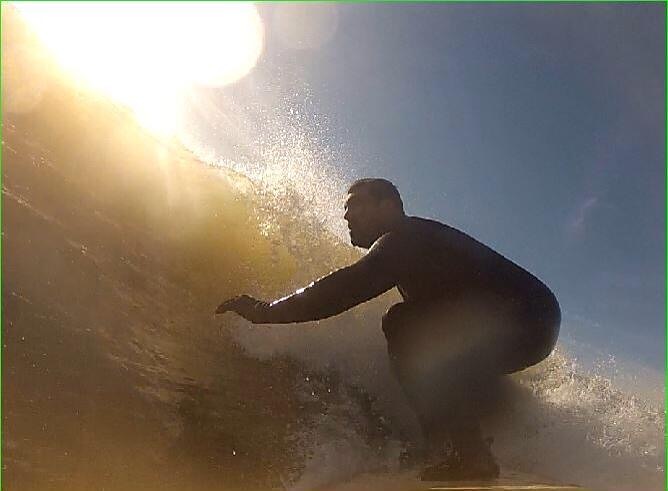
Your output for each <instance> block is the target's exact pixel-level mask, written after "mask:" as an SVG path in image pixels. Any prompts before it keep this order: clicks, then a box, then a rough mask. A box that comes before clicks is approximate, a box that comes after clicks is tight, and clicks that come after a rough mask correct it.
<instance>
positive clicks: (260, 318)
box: [216, 295, 269, 324]
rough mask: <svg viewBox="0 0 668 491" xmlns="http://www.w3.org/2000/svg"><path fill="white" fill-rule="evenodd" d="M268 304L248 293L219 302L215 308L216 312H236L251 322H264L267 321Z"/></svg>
mask: <svg viewBox="0 0 668 491" xmlns="http://www.w3.org/2000/svg"><path fill="white" fill-rule="evenodd" d="M268 308H269V304H267V303H266V302H263V301H261V300H257V299H255V298H253V297H251V296H249V295H240V296H238V297H234V298H230V299H229V300H225V301H224V302H223V303H221V304H220V305H219V306H218V308H217V309H216V314H224V313H225V312H236V313H237V314H239V315H240V316H241V317H243V318H244V319H246V320H249V321H251V322H252V323H253V324H264V323H267V322H269V321H268V319H267V317H268V313H267V310H268Z"/></svg>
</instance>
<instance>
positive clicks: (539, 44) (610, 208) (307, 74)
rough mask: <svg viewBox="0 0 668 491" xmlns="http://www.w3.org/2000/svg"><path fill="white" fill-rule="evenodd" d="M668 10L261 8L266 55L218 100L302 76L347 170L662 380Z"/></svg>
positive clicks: (302, 89) (279, 86)
mask: <svg viewBox="0 0 668 491" xmlns="http://www.w3.org/2000/svg"><path fill="white" fill-rule="evenodd" d="M664 8H665V7H664V5H662V4H660V3H656V4H650V3H637V4H619V3H617V4H602V3H589V4H579V5H576V4H570V5H569V4H447V3H446V4H348V3H341V4H327V5H322V4H321V5H311V6H307V5H303V4H300V5H298V6H294V5H289V4H260V5H259V9H260V14H261V16H262V18H263V21H264V22H265V29H266V33H265V51H264V53H263V55H262V57H261V59H260V60H259V63H258V65H257V67H256V68H255V70H254V71H253V72H251V74H250V75H248V76H247V77H246V78H245V79H243V80H241V81H240V82H237V84H236V85H234V86H231V87H226V88H222V89H219V92H220V93H219V94H218V95H219V96H220V97H224V96H225V95H226V94H234V93H235V91H237V92H240V91H243V90H247V89H248V87H250V86H253V87H254V88H255V90H258V87H259V86H262V89H261V90H265V91H272V90H274V91H277V92H280V91H283V92H284V93H289V92H290V91H291V90H293V89H292V87H293V84H294V87H296V88H294V92H295V97H296V98H299V97H304V96H303V94H304V93H307V94H308V103H309V104H310V105H311V106H312V107H314V108H315V109H311V110H312V111H313V112H315V113H317V114H319V115H320V116H319V117H318V118H315V120H319V121H325V122H326V130H325V131H324V133H325V136H324V137H323V131H322V130H321V129H320V130H318V132H317V134H318V135H319V137H320V138H324V139H325V140H327V144H328V145H330V146H332V145H333V146H336V145H338V144H340V145H341V146H343V147H345V148H346V152H345V154H341V155H344V156H341V157H340V158H338V159H337V158H333V159H332V160H333V165H334V166H336V167H338V169H339V170H340V172H341V174H342V175H345V176H352V177H363V176H382V177H385V178H388V179H390V180H392V181H393V182H394V183H395V184H396V185H397V186H398V188H399V190H400V192H401V193H402V196H403V198H404V202H405V208H406V210H407V212H408V213H409V214H412V215H418V216H426V217H430V218H435V219H438V220H440V221H442V222H445V223H448V224H450V225H452V226H455V227H457V228H460V229H462V230H464V231H465V232H467V233H469V234H470V235H472V236H474V237H476V238H477V239H479V240H481V241H482V242H484V243H486V244H488V245H490V246H491V247H493V248H494V249H496V250H497V251H499V252H500V253H502V254H504V255H505V256H506V257H508V258H510V259H512V260H513V261H515V262H517V263H518V264H520V265H522V266H523V267H525V268H526V269H528V270H529V271H531V272H533V273H534V274H536V275H537V276H538V277H540V278H541V279H542V280H544V281H545V282H546V283H547V284H548V285H549V286H550V287H551V288H552V289H553V290H554V292H555V293H556V295H557V297H558V298H559V300H560V303H561V306H562V311H563V314H564V315H563V317H564V320H563V323H562V340H563V341H564V342H565V343H566V344H569V343H570V344H573V345H575V346H576V347H577V349H579V350H580V354H581V355H582V356H584V357H585V358H587V357H589V358H590V359H593V358H596V357H606V356H609V355H612V356H615V357H617V358H620V359H626V360H631V361H634V362H635V363H639V364H641V365H645V366H649V367H652V368H655V369H657V370H661V371H662V370H663V363H664V361H663V360H664V347H665V331H664V326H665V322H664V299H665V283H664V281H665V280H664V270H665V267H664V264H665V243H664V237H665V228H664V227H665V217H664V210H665V205H664V203H665V188H664V165H665V154H664V138H665V126H664V108H665V95H664V74H665V54H664V42H665V32H664V31H665V11H664ZM286 26H289V27H286ZM295 26H296V27H295ZM295 29H297V32H295ZM299 29H301V30H299ZM214 92H215V91H214ZM214 100H215V98H214ZM314 131H315V130H314ZM212 134H213V133H212Z"/></svg>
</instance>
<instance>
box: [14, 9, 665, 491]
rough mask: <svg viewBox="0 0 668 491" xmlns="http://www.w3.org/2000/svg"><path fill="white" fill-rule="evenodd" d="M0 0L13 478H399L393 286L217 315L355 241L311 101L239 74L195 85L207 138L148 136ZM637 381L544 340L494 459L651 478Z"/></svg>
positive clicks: (227, 482) (598, 485)
mask: <svg viewBox="0 0 668 491" xmlns="http://www.w3.org/2000/svg"><path fill="white" fill-rule="evenodd" d="M4 9H5V7H4V6H3V48H5V47H9V46H10V45H9V44H7V43H6V40H7V39H11V40H12V41H13V42H12V44H11V49H3V68H5V69H3V77H11V80H9V79H7V80H5V79H3V90H5V91H6V93H3V99H5V100H11V101H12V104H9V105H7V106H5V107H6V110H5V112H4V113H3V121H2V125H3V139H4V140H3V147H2V151H3V155H2V156H3V164H4V165H3V208H4V210H3V221H4V227H3V239H2V247H3V264H2V267H3V273H4V275H3V276H4V277H3V280H4V284H3V296H2V301H3V314H4V317H3V367H2V368H3V372H2V374H3V380H2V382H3V403H4V413H3V414H4V418H3V435H4V438H3V457H2V458H3V462H2V464H3V469H4V472H3V477H4V479H5V482H6V485H7V487H8V488H11V489H17V490H33V489H34V490H45V489H54V490H60V489H63V490H65V489H67V490H72V489H75V490H76V489H102V488H104V489H119V490H120V489H123V490H128V489H130V490H132V489H138V490H139V489H142V490H144V489H193V490H209V489H230V490H236V489H238V490H242V489H243V490H245V489H267V488H282V487H287V488H292V489H297V490H306V489H314V488H316V487H319V486H330V487H333V488H335V487H337V486H339V487H341V489H344V488H345V489H355V486H356V484H355V483H360V486H362V487H363V486H367V488H366V489H369V488H368V486H369V485H372V486H373V484H374V482H375V481H373V479H376V478H378V479H386V478H387V477H386V476H388V475H389V476H394V477H392V480H393V481H396V479H395V478H396V477H397V476H400V475H403V474H401V473H399V471H398V454H399V449H400V443H399V442H400V441H401V440H402V439H403V438H406V437H419V435H417V431H418V430H417V427H416V422H415V419H414V417H413V416H412V414H411V412H410V410H409V409H408V408H407V407H406V405H405V403H404V401H403V399H402V397H401V394H400V391H399V388H398V387H397V385H396V383H395V382H394V380H393V379H392V377H391V376H390V373H389V369H388V364H387V360H386V355H385V346H384V340H383V337H382V333H381V331H380V329H379V319H380V316H381V315H382V313H383V312H384V310H385V309H386V308H387V307H388V306H389V305H391V304H392V303H393V302H396V301H397V300H398V297H397V295H396V293H389V294H386V295H384V296H383V297H381V298H379V299H376V300H374V301H372V302H369V303H367V304H365V305H362V306H360V307H358V308H356V309H354V310H353V311H351V312H347V313H345V314H342V315H340V316H337V317H336V318H333V319H328V320H324V321H320V322H317V323H311V324H308V325H295V326H273V327H272V326H268V327H250V326H248V324H246V323H245V322H243V321H241V320H239V319H237V318H234V317H232V316H226V317H224V318H222V319H213V317H212V315H211V312H212V311H213V309H214V308H215V306H216V305H217V304H218V303H219V302H220V301H221V300H222V299H225V298H228V297H230V296H232V295H236V294H239V293H244V292H246V293H250V294H254V295H257V296H259V297H264V298H273V297H276V296H279V295H282V294H285V293H287V292H289V291H291V290H292V289H294V288H296V287H298V286H302V285H304V284H305V283H307V282H309V281H310V280H311V279H312V278H314V277H316V276H319V275H322V274H324V273H326V272H328V271H330V270H332V269H334V268H337V267H341V266H343V265H345V264H348V263H350V262H351V261H354V260H355V259H356V258H357V257H359V252H358V251H356V250H353V249H352V248H351V247H349V246H347V245H346V244H345V242H344V240H343V232H342V227H341V225H342V221H341V218H340V215H341V211H340V209H341V205H342V193H343V192H345V185H346V183H347V182H348V181H349V180H350V178H351V177H352V176H351V175H346V174H345V173H344V172H342V171H341V170H340V169H338V168H337V162H338V161H339V160H341V159H343V158H347V157H346V155H345V152H344V151H343V150H342V149H341V146H339V145H335V144H333V143H332V142H331V141H329V139H328V136H327V124H326V120H324V119H323V118H322V117H321V116H319V115H317V114H315V113H314V111H312V110H309V107H310V105H309V103H308V101H309V98H308V97H306V98H303V97H302V99H301V100H300V101H299V102H295V99H294V98H281V97H276V98H274V99H271V100H261V101H260V102H258V100H259V99H258V97H256V96H257V94H255V93H254V92H253V90H251V89H247V91H246V92H244V91H243V90H241V89H238V90H237V91H236V92H235V93H234V97H232V96H230V97H229V98H227V99H225V100H222V101H218V102H219V104H218V105H217V106H215V107H218V108H219V109H218V110H219V111H220V112H219V113H212V112H211V111H212V110H211V109H210V108H211V107H213V106H212V104H210V101H208V100H207V99H206V98H205V96H204V95H201V94H200V95H199V96H198V97H199V99H197V98H195V99H193V107H194V108H195V109H196V111H198V114H199V118H200V123H199V124H200V125H203V126H204V127H207V125H210V126H212V127H213V125H215V126H216V127H217V128H219V133H218V134H217V136H216V139H217V140H216V143H215V144H214V143H212V141H211V140H209V138H212V137H211V136H210V135H209V136H203V135H204V132H199V133H198V132H196V131H193V132H192V133H191V134H189V135H186V136H184V139H185V141H186V144H187V147H184V146H182V145H180V144H178V143H175V142H169V143H165V142H159V141H156V140H155V139H153V138H152V137H151V136H150V135H148V134H146V133H145V132H144V131H143V130H142V129H141V128H139V127H138V126H137V124H136V123H135V122H134V120H133V118H132V116H131V115H130V114H127V112H125V111H124V110H123V109H122V108H117V107H115V106H113V105H112V104H111V103H109V102H108V101H106V100H105V99H104V98H102V97H100V96H97V95H94V94H91V93H87V92H85V91H83V90H81V89H80V88H75V87H73V86H72V84H71V82H70V81H68V80H67V79H66V77H63V76H61V75H59V74H58V72H57V70H56V68H54V67H53V66H51V65H49V63H46V62H44V63H35V62H34V61H35V60H44V59H45V58H44V55H43V53H42V52H41V51H40V48H39V46H38V45H37V44H36V43H35V41H34V40H33V39H32V38H31V37H30V36H29V34H28V33H26V31H25V30H24V29H23V28H22V27H21V25H20V24H19V23H18V21H17V20H16V19H15V18H13V14H12V11H11V10H7V11H5V10H4ZM9 66H11V67H12V68H13V69H12V70H11V71H8V70H7V69H6V68H7V67H9ZM8 74H9V75H8ZM36 80H39V87H37V88H34V87H32V86H31V84H30V83H27V82H28V81H32V82H31V83H33V84H34V82H35V81H36ZM23 82H25V83H23ZM25 101H28V102H25ZM304 101H306V102H304ZM7 108H10V109H11V110H7ZM628 375H632V374H628ZM645 393H646V391H640V390H635V389H634V388H633V387H630V388H628V387H627V388H624V389H622V388H620V387H618V386H616V385H615V383H614V380H611V379H610V378H607V377H606V376H604V375H603V374H602V371H599V372H597V371H596V370H593V371H592V370H583V369H581V368H579V367H578V366H577V364H576V363H575V362H574V361H573V360H572V358H571V357H569V355H568V353H567V352H565V351H564V350H563V348H561V347H560V349H559V350H558V351H557V352H556V353H555V354H553V355H552V356H551V357H550V358H549V359H548V360H546V361H545V362H543V363H542V364H540V365H539V366H537V367H534V368H532V369H531V370H527V371H526V372H523V373H521V374H517V375H515V376H513V377H512V378H511V379H509V380H508V381H507V382H506V383H505V384H504V385H503V386H502V387H500V388H499V391H498V394H494V395H493V397H494V404H491V405H490V407H493V408H494V410H493V411H490V413H489V415H488V416H487V418H486V420H485V430H486V432H487V433H488V434H490V435H494V437H495V444H494V450H495V451H496V452H497V454H498V456H499V459H500V461H501V462H502V464H503V466H504V467H506V468H509V469H515V470H519V471H523V472H527V473H534V474H537V475H541V476H544V477H546V478H552V479H555V480H558V481H567V482H577V483H579V484H583V485H588V486H592V487H594V488H595V489H610V490H625V489H629V490H630V489H633V490H637V489H643V490H650V489H661V488H662V486H663V475H664V468H663V462H664V450H663V433H664V421H663V400H662V398H660V399H656V400H652V399H650V398H648V397H646V396H644V395H643V396H641V395H640V394H645ZM369 473H370V474H371V475H372V477H368V476H367V478H365V479H367V480H364V479H362V480H356V479H359V477H358V476H360V475H364V474H369ZM356 476H357V477H356ZM373 476H376V477H373ZM379 476H380V477H379ZM383 476H385V477H383ZM368 479H371V481H369V480H368ZM380 482H383V483H385V484H387V482H388V481H387V480H385V481H378V482H376V484H378V483H380ZM369 483H371V484H369ZM385 484H384V485H385Z"/></svg>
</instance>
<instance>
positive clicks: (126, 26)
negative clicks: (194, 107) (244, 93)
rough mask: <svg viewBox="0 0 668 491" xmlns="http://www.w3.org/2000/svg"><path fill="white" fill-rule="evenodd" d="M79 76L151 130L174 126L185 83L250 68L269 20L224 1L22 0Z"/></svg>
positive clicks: (230, 78) (207, 81) (235, 75)
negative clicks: (127, 107) (68, 0)
mask: <svg viewBox="0 0 668 491" xmlns="http://www.w3.org/2000/svg"><path fill="white" fill-rule="evenodd" d="M14 6H15V7H16V8H17V9H18V10H19V11H20V12H21V14H22V16H23V17H24V18H25V19H26V21H27V22H28V23H29V24H30V25H31V26H32V27H33V29H34V30H35V32H36V33H37V35H38V36H39V37H40V38H41V39H42V40H43V42H44V43H45V45H46V46H47V47H48V48H49V49H50V51H51V52H52V53H53V55H54V56H55V57H56V58H57V60H58V61H59V63H60V64H61V65H62V66H63V67H64V68H65V69H66V70H67V71H68V72H69V73H71V74H72V75H73V76H74V77H75V78H76V79H78V80H80V81H82V82H84V83H86V84H88V85H90V86H91V87H93V88H94V89H96V90H100V91H102V92H104V93H106V94H108V95H109V96H110V97H112V98H113V99H115V100H116V101H118V102H120V103H122V104H125V105H127V106H129V107H130V108H131V109H132V110H133V111H134V112H135V115H136V117H137V119H138V120H139V121H140V122H141V123H142V124H143V125H144V126H146V127H147V128H149V129H150V130H151V131H154V132H156V133H159V134H162V135H168V134H172V133H174V132H175V131H176V130H177V128H178V125H179V115H180V112H181V104H182V100H183V95H184V93H185V91H186V90H187V89H188V88H189V87H192V86H193V85H196V84H197V85H205V86H223V85H226V84H230V83H232V82H235V81H237V80H239V79H240V78H242V77H243V76H245V75H246V74H247V73H248V72H250V70H252V69H253V67H254V66H255V64H256V63H257V60H258V58H259V57H260V54H261V53H262V48H263V43H264V28H263V25H262V20H261V19H260V15H259V14H258V11H257V8H256V7H255V5H253V4H249V3H236V2H229V3H228V2H223V3H209V2H165V3H157V2H17V3H15V4H14Z"/></svg>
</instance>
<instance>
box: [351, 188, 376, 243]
mask: <svg viewBox="0 0 668 491" xmlns="http://www.w3.org/2000/svg"><path fill="white" fill-rule="evenodd" d="M345 211H346V212H345V214H344V215H343V218H344V219H345V220H346V222H348V230H349V231H350V242H351V243H352V244H353V245H354V246H357V247H363V248H365V249H368V248H369V247H371V245H372V244H373V243H374V242H375V241H376V239H377V238H378V237H379V234H378V221H379V210H378V203H377V201H376V200H375V199H374V198H373V197H371V196H369V195H368V194H367V193H365V192H355V193H350V194H348V196H347V198H346V204H345Z"/></svg>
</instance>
